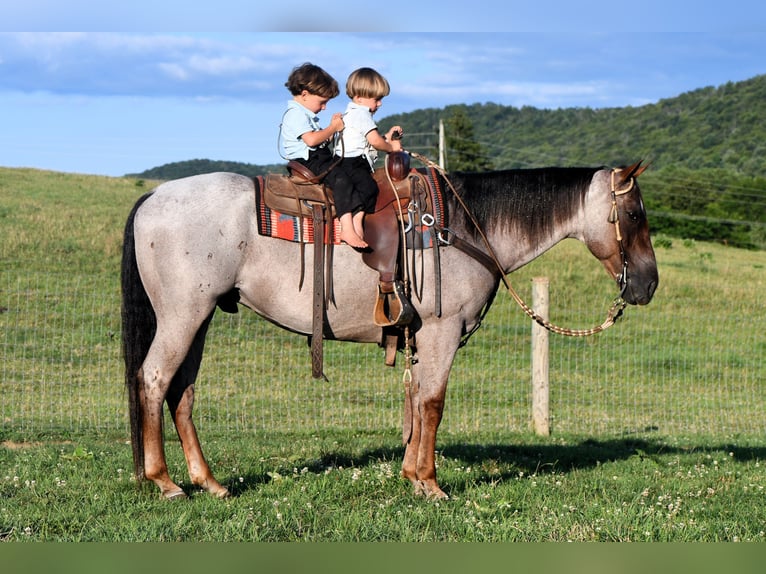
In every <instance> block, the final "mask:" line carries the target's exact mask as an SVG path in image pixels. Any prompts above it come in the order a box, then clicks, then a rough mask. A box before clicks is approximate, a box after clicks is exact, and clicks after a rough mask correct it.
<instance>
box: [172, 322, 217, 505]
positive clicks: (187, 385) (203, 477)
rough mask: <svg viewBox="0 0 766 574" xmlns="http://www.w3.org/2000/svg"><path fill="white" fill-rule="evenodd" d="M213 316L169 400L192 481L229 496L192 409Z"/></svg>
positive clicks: (187, 358)
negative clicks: (215, 474)
mask: <svg viewBox="0 0 766 574" xmlns="http://www.w3.org/2000/svg"><path fill="white" fill-rule="evenodd" d="M210 319H212V314H211V315H210V317H209V318H208V319H207V320H206V321H205V323H204V324H203V325H202V327H200V330H199V331H198V332H197V335H196V337H195V338H194V342H193V343H192V346H191V348H190V349H189V354H188V355H187V356H186V359H185V360H184V362H183V364H182V365H181V368H180V369H179V370H178V373H176V376H175V377H173V381H172V382H171V384H170V389H169V390H168V395H167V403H168V408H169V409H170V414H171V416H172V417H173V422H174V423H175V426H176V431H177V432H178V438H179V439H180V440H181V446H182V447H183V450H184V456H185V457H186V465H187V466H188V468H189V477H190V478H191V481H192V484H194V485H196V486H199V487H200V488H203V489H205V490H207V491H208V492H210V493H211V494H213V495H215V496H217V497H219V498H225V497H227V496H229V491H228V490H227V489H226V488H225V487H223V486H221V484H220V483H219V482H218V481H217V480H216V479H215V478H214V477H213V473H212V472H211V471H210V467H209V466H208V464H207V461H206V460H205V457H204V455H203V454H202V447H201V446H200V442H199V438H198V437H197V429H196V427H195V426H194V421H192V409H193V407H194V381H195V380H196V378H197V373H198V372H199V367H200V363H201V361H202V351H203V348H204V345H205V334H206V333H207V327H208V325H209V324H210Z"/></svg>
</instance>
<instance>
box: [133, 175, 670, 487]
mask: <svg viewBox="0 0 766 574" xmlns="http://www.w3.org/2000/svg"><path fill="white" fill-rule="evenodd" d="M641 163H642V162H637V163H636V164H633V165H631V166H626V167H619V168H609V167H572V168H563V167H552V168H537V169H525V170H503V171H490V172H485V173H457V172H456V173H450V174H446V173H445V172H441V173H440V176H439V177H440V180H441V184H442V185H448V186H449V187H451V188H452V190H453V193H450V194H445V196H446V197H445V206H446V211H447V212H448V213H449V230H448V233H445V235H447V236H448V237H446V238H443V239H444V242H443V244H442V245H441V247H440V248H439V251H440V256H439V270H438V273H439V274H440V278H439V280H438V282H437V281H436V277H435V276H434V275H435V274H436V273H437V270H436V269H435V266H431V265H424V266H422V268H423V277H422V280H421V286H420V287H419V289H420V290H422V293H421V295H420V297H419V298H418V299H416V300H413V301H412V304H413V306H414V307H415V310H416V319H415V320H414V321H413V323H412V326H411V329H412V333H411V338H412V339H413V340H414V342H415V345H414V348H415V356H416V360H415V361H412V366H411V377H412V380H411V389H412V390H411V396H410V397H409V403H408V404H406V405H405V411H406V412H409V413H410V414H409V416H410V417H411V418H410V422H409V425H410V427H409V431H408V432H406V433H404V435H405V436H404V441H403V442H404V443H405V451H404V456H403V461H402V466H401V476H402V477H403V478H404V479H406V480H409V481H410V482H411V484H412V488H413V492H414V494H415V495H418V496H425V497H427V498H430V499H445V498H449V497H448V495H447V494H446V493H445V492H444V491H443V490H442V488H441V487H440V486H439V483H438V481H437V476H436V467H435V460H434V451H435V448H436V441H437V430H438V428H439V423H440V421H441V419H442V414H443V412H444V406H445V393H446V388H447V380H448V377H449V374H450V369H451V366H452V362H453V359H454V357H455V354H456V352H457V351H458V348H459V347H460V346H461V341H462V340H463V338H464V337H465V336H466V334H470V333H472V332H473V330H474V329H475V328H476V327H477V325H478V324H479V323H480V321H481V319H482V318H483V316H484V313H485V312H486V309H487V308H488V304H489V303H491V301H492V299H493V298H494V296H495V294H496V292H497V290H498V288H499V285H500V281H501V280H502V281H503V282H505V281H506V278H505V275H506V274H508V273H510V272H512V271H514V270H516V269H518V268H520V267H521V266H523V265H525V264H527V263H528V262H530V261H531V260H533V259H535V258H536V257H538V256H540V255H541V254H543V253H544V252H546V251H547V250H549V249H550V248H551V247H553V246H554V245H556V244H557V243H558V242H560V241H562V240H563V239H566V238H575V239H577V240H579V241H581V242H583V243H584V244H585V245H586V246H587V247H588V249H589V251H590V253H591V254H592V255H593V256H594V257H595V258H596V259H597V260H599V261H600V262H601V263H602V264H603V267H604V268H605V270H606V272H607V274H608V276H609V277H610V278H611V279H612V281H613V282H614V283H615V285H616V286H617V288H618V289H619V290H620V293H621V295H620V296H621V297H622V299H623V300H624V301H625V303H627V304H631V305H645V304H647V303H649V302H650V300H651V299H652V296H653V294H654V292H655V290H656V288H657V285H658V281H659V276H658V272H657V264H656V260H655V255H654V249H653V247H652V243H651V239H650V235H649V226H648V222H647V217H646V211H645V209H644V205H643V201H642V198H641V192H640V189H639V186H638V183H637V181H636V180H637V177H638V176H639V175H640V174H641V173H642V172H643V171H644V170H645V169H646V166H645V165H644V166H642V165H641ZM413 169H414V168H413ZM418 169H419V170H422V169H424V168H418ZM445 180H446V181H445ZM254 185H255V183H254V180H253V179H252V178H249V177H246V176H243V175H237V174H234V173H224V172H219V173H213V174H205V175H197V176H192V177H187V178H183V179H177V180H173V181H167V182H164V183H162V184H160V185H158V186H157V187H156V188H154V189H153V190H151V191H149V192H148V193H146V194H145V195H143V196H142V197H140V198H139V199H138V200H137V202H136V203H135V205H134V206H133V208H132V210H131V211H130V214H129V216H128V219H127V222H126V225H125V233H124V243H123V257H122V270H121V283H122V350H123V357H124V362H125V384H126V386H127V390H128V393H127V394H128V402H129V413H130V428H131V443H132V450H133V461H134V470H135V475H136V478H137V480H138V482H139V483H140V482H143V481H145V480H150V481H152V482H154V484H155V485H156V486H157V487H159V489H160V492H161V495H162V496H164V497H166V498H168V499H172V498H176V497H185V496H187V495H186V493H185V492H184V491H183V490H182V489H181V488H180V487H179V486H178V485H177V484H176V483H175V482H173V480H172V479H171V477H170V475H169V473H168V467H167V463H166V459H165V451H164V442H163V440H164V439H163V428H162V410H163V404H164V403H167V406H168V409H169V412H170V414H171V417H172V420H173V422H174V424H175V427H176V431H177V433H178V436H179V438H180V441H181V444H182V448H183V452H184V455H185V458H186V462H187V466H188V472H189V476H190V478H191V482H192V484H193V485H194V486H195V487H199V488H200V489H203V490H205V491H207V492H209V493H210V494H212V495H214V496H217V497H226V496H229V490H228V489H227V488H226V487H225V486H223V485H222V484H220V483H219V482H218V481H217V480H216V479H215V478H214V476H213V473H212V472H211V470H210V466H209V465H208V462H207V461H206V459H205V457H204V455H203V452H202V449H201V446H200V441H199V439H198V436H197V431H196V428H195V425H194V422H193V420H192V408H193V404H194V388H195V380H196V378H197V375H198V372H199V370H200V363H201V360H202V354H203V348H204V342H205V336H206V333H207V330H208V326H209V324H210V321H211V319H212V317H213V314H214V313H215V311H216V307H220V308H221V309H224V310H228V311H230V312H231V311H236V309H237V308H238V306H240V305H241V306H244V307H247V308H249V309H251V310H253V311H255V312H256V313H258V314H259V315H261V316H262V317H264V318H265V319H267V320H268V321H270V322H272V323H274V324H276V325H278V326H280V327H282V328H284V329H286V330H288V331H291V332H293V333H298V334H305V335H310V334H311V333H312V293H311V289H302V290H299V289H298V288H297V286H296V284H297V280H296V279H295V278H296V277H297V276H298V275H300V274H301V273H302V272H303V268H302V265H303V262H302V257H303V255H302V254H301V253H299V250H300V249H302V246H301V245H300V244H298V243H293V242H289V241H285V240H283V239H278V238H273V237H266V236H263V235H260V234H259V233H258V230H257V226H256V223H255V209H254ZM453 239H454V240H458V239H459V240H460V242H461V243H462V244H464V245H468V246H469V247H471V248H472V249H458V248H457V247H456V243H457V242H456V241H453ZM307 251H308V252H309V253H306V260H307V262H310V261H311V257H312V255H311V253H310V251H311V250H307ZM477 253H478V254H479V255H481V254H483V257H479V256H477V255H476V254H477ZM488 255H491V260H494V262H495V264H496V265H497V268H496V269H492V265H487V261H486V260H487V259H489V257H488ZM420 256H421V257H423V256H424V255H423V254H422V253H421V255H420ZM307 264H308V263H307ZM432 267H434V269H432ZM332 272H333V274H334V281H333V293H332V296H333V301H334V304H330V305H328V307H327V309H326V311H325V321H326V326H325V329H324V338H326V339H334V340H339V341H349V342H356V343H377V344H380V341H381V335H382V331H381V327H379V326H377V325H376V324H374V322H373V320H372V313H371V310H372V309H371V306H372V303H371V302H372V301H374V300H375V298H376V296H377V291H376V289H377V286H378V276H377V273H376V271H374V270H373V269H372V268H370V267H368V266H366V265H365V264H364V263H363V261H362V258H361V257H360V254H359V253H358V252H357V251H356V250H354V249H353V248H351V247H349V246H347V245H339V246H337V247H336V249H335V253H334V260H333V271H332ZM437 283H438V285H439V293H437V288H436V287H435V285H436V284H437ZM437 296H438V298H440V304H439V305H438V306H437V305H435V304H434V303H435V301H436V300H437ZM405 426H406V425H405Z"/></svg>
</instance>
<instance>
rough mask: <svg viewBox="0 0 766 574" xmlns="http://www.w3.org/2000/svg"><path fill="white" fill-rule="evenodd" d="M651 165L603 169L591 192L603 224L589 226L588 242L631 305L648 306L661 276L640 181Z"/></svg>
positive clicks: (591, 223) (593, 223) (639, 163)
mask: <svg viewBox="0 0 766 574" xmlns="http://www.w3.org/2000/svg"><path fill="white" fill-rule="evenodd" d="M646 168H647V166H645V165H644V166H642V165H641V162H640V161H639V162H637V163H635V164H633V165H631V166H629V167H624V168H616V169H613V170H603V171H601V172H599V173H598V174H596V177H594V181H593V183H594V185H593V186H592V189H591V193H592V199H593V201H594V202H597V203H598V204H599V208H598V209H595V210H594V211H593V213H597V214H598V215H597V216H594V217H598V219H599V221H591V222H590V224H589V226H588V229H589V231H588V237H587V240H586V243H587V245H588V248H589V249H590V250H591V252H592V253H593V254H594V255H595V256H596V257H597V258H598V259H599V260H600V261H601V262H602V263H603V265H604V267H605V268H606V270H607V272H608V273H609V275H610V276H611V277H612V278H614V280H615V281H616V282H617V285H618V286H619V287H620V290H621V294H622V297H623V299H624V300H625V301H626V302H627V303H630V304H631V305H646V304H647V303H649V301H651V299H652V296H653V295H654V291H655V290H656V289H657V284H658V282H659V275H658V273H657V261H656V259H655V257H654V248H653V247H652V242H651V238H650V237H649V223H648V221H647V219H646V210H645V209H644V202H643V200H642V199H641V191H640V189H639V188H638V181H637V178H638V176H639V175H641V174H642V173H643V172H644V171H645V170H646Z"/></svg>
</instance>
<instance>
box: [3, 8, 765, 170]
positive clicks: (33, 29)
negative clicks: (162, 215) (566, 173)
mask: <svg viewBox="0 0 766 574" xmlns="http://www.w3.org/2000/svg"><path fill="white" fill-rule="evenodd" d="M5 4H8V5H9V6H3V7H0V166H3V167H32V168H39V169H48V170H55V171H63V172H75V173H86V174H96V175H107V176H122V175H124V174H127V173H137V172H141V171H144V170H146V169H150V168H152V167H156V166H160V165H163V164H166V163H171V162H176V161H184V160H190V159H212V160H227V161H240V162H246V163H254V164H270V163H280V162H281V161H283V160H282V159H281V158H280V157H279V154H278V152H277V137H278V130H279V121H280V118H281V115H282V112H283V110H284V108H285V105H286V103H287V100H288V98H289V97H290V95H289V93H288V91H287V89H286V88H285V86H284V84H285V81H286V80H287V76H288V75H289V73H290V71H291V70H292V68H293V67H294V66H297V65H299V64H301V63H303V62H306V61H310V62H313V63H315V64H318V65H320V66H322V67H323V68H325V69H326V70H327V71H328V72H330V73H331V74H332V75H333V76H334V77H335V78H336V79H337V80H338V82H339V84H340V86H341V95H339V96H338V97H337V98H335V99H334V100H331V101H330V102H329V104H328V108H327V110H326V111H325V112H323V113H322V114H321V115H320V117H321V118H322V123H323V125H326V123H328V122H329V118H330V115H331V114H332V113H333V112H335V111H342V110H343V109H344V108H345V106H346V103H347V101H348V98H347V97H346V95H345V93H344V91H343V86H344V85H345V80H346V77H347V76H348V74H349V73H350V72H351V71H353V70H354V69H356V68H358V67H361V66H370V67H373V68H375V69H377V70H378V71H379V72H381V73H382V74H383V75H384V76H385V77H386V78H387V79H388V81H389V83H390V84H391V90H392V92H391V94H390V95H389V96H388V97H386V98H385V99H384V100H383V106H382V107H381V109H380V110H379V111H378V112H377V115H376V117H377V118H378V119H382V118H385V117H386V116H387V115H391V114H397V113H404V112H412V111H415V110H418V109H423V108H443V107H444V106H447V105H451V104H473V103H487V102H491V103H496V104H501V105H508V106H515V107H522V106H533V107H536V108H544V109H557V108H571V107H591V108H603V107H624V106H642V105H645V104H651V103H656V102H658V101H659V100H661V99H665V98H673V97H676V96H678V95H680V94H682V93H685V92H688V91H692V90H695V89H699V88H703V87H707V86H718V85H722V84H725V83H727V82H730V81H731V82H738V81H742V80H747V79H749V78H752V77H754V76H757V75H760V74H764V73H766V34H765V33H764V32H766V8H765V7H764V6H766V3H763V2H761V1H760V0H758V1H757V2H744V1H743V2H738V1H737V0H733V1H732V2H729V3H727V9H726V10H723V9H722V8H721V5H720V4H719V5H717V6H713V7H708V8H705V7H701V6H697V7H695V10H694V12H693V13H687V12H686V9H685V8H683V5H684V4H688V3H686V2H683V3H679V4H678V6H676V5H675V4H674V2H673V1H672V0H666V1H665V2H659V1H656V0H644V1H642V2H641V3H640V4H636V5H635V6H636V8H634V9H633V8H631V9H630V10H625V11H623V13H618V12H615V11H614V10H613V9H612V8H611V7H610V6H611V5H612V4H614V3H611V4H610V3H606V2H598V1H594V0H581V1H580V2H571V0H569V1H567V2H562V3H557V2H549V1H548V0H542V1H538V2H535V3H530V2H523V3H522V2H514V1H513V0H507V1H505V2H499V1H495V2H477V3H474V4H472V5H471V4H468V3H462V4H461V5H460V6H461V7H463V12H462V13H454V12H450V13H447V12H445V10H444V9H443V6H445V4H444V3H438V4H437V3H434V2H430V1H423V2H420V3H418V4H417V6H415V5H414V4H413V5H407V4H406V3H400V4H397V2H394V1H391V0H389V2H386V3H385V6H386V9H385V10H384V11H382V12H384V13H383V14H381V15H379V16H376V15H375V14H374V13H372V12H366V13H365V12H364V11H363V10H366V9H367V8H365V5H362V4H359V3H351V2H340V3H326V6H327V10H325V11H323V12H321V13H320V14H314V13H311V12H309V11H308V10H307V8H306V7H305V6H306V5H305V4H301V5H295V8H291V9H290V10H283V9H282V8H279V6H283V7H284V6H285V4H284V3H282V4H278V3H271V4H270V3H269V2H266V1H265V0H261V3H255V2H252V1H248V2H245V1H244V0H219V1H218V2H217V3H215V6H214V7H206V8H204V9H202V10H200V9H191V10H190V9H189V8H188V3H185V4H182V3H180V2H176V1H174V0H171V1H168V2H160V1H156V2H154V3H148V2H145V1H144V0H134V1H133V2H132V3H130V4H131V8H124V7H120V6H114V7H113V6H109V4H113V3H107V2H103V1H101V2H91V0H79V1H77V0H73V1H69V2H66V1H64V0H48V1H46V0H27V1H26V2H24V3H17V2H8V3H5ZM123 4H125V3H123ZM142 4H143V6H142ZM548 4H550V6H548ZM255 5H257V6H258V8H255V7H254V6H255ZM287 6H289V5H287ZM298 6H304V7H303V8H299V7H298ZM369 6H372V5H369ZM468 6H476V8H477V9H476V10H469V9H468V8H466V7H468ZM142 7H143V8H144V10H141V9H140V8H142ZM313 7H314V8H316V7H317V6H313ZM330 7H332V9H331V8H330ZM554 7H556V9H555V10H554V9H553V8H554ZM748 8H749V11H748V10H746V9H748ZM288 12H289V13H288ZM355 13H356V14H358V15H357V16H355V17H352V16H354V14H355ZM551 15H555V17H552V16H551ZM364 22H367V24H364ZM352 24H353V25H352ZM154 28H156V30H153V29H154ZM6 29H7V30H6ZM13 29H19V30H28V31H27V32H23V33H20V32H14V31H12V30H13ZM163 29H164V30H167V29H170V30H179V29H180V30H190V31H186V32H167V31H162V30H163ZM60 30H80V32H61V31H60ZM104 30H107V31H104ZM137 30H150V31H137ZM152 30H153V31H152ZM203 30H216V31H213V32H210V31H203ZM404 129H405V140H404V143H405V147H406V130H407V128H406V126H404Z"/></svg>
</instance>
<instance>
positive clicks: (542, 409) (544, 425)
mask: <svg viewBox="0 0 766 574" xmlns="http://www.w3.org/2000/svg"><path fill="white" fill-rule="evenodd" d="M548 307H549V299H548V278H547V277H535V278H534V279H532V309H534V310H535V312H536V313H537V314H538V315H539V316H540V317H542V318H543V319H544V320H546V321H547V320H548V319H549V310H548ZM548 396H549V380H548V330H547V329H546V328H545V327H543V326H542V325H539V324H538V323H537V322H536V321H532V430H533V431H534V432H535V433H536V434H538V435H542V436H548V435H550V434H551V429H550V411H549V406H548Z"/></svg>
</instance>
